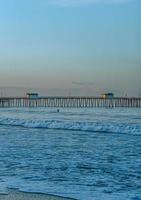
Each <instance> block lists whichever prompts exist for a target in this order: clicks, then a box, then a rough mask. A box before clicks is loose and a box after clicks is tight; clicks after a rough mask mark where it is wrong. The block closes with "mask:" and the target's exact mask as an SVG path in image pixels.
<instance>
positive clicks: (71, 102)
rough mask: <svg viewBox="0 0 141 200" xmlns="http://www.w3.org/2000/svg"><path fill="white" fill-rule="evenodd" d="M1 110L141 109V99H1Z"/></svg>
mask: <svg viewBox="0 0 141 200" xmlns="http://www.w3.org/2000/svg"><path fill="white" fill-rule="evenodd" d="M0 107H1V108H6V107H7V108H12V107H58V108H59V107H61V108H65V107H68V108H81V107H82V108H84V107H86V108H92V107H95V108H116V107H125V108H140V107H141V98H135V97H133V98H131V97H126V98H125V97H114V98H101V97H38V98H26V97H5V98H4V97H1V98H0Z"/></svg>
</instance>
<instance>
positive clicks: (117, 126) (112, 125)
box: [0, 118, 141, 134]
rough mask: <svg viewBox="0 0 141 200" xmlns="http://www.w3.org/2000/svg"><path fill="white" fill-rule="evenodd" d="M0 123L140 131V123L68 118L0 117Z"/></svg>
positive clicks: (109, 131) (124, 131)
mask: <svg viewBox="0 0 141 200" xmlns="http://www.w3.org/2000/svg"><path fill="white" fill-rule="evenodd" d="M0 125H8V126H20V127H25V128H45V129H61V130H75V131H89V132H106V133H131V134H139V133H141V125H139V124H129V123H116V122H109V123H107V122H88V121H70V120H66V121H65V120H37V119H36V120H31V119H12V118H2V119H0Z"/></svg>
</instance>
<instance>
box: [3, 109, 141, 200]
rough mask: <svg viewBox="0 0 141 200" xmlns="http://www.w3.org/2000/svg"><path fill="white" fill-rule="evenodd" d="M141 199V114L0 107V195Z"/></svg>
mask: <svg viewBox="0 0 141 200" xmlns="http://www.w3.org/2000/svg"><path fill="white" fill-rule="evenodd" d="M8 188H18V189H19V190H20V191H26V192H41V193H46V194H55V195H60V196H64V197H72V198H75V199H78V200H102V199H105V200H141V109H139V108H138V109H134V108H132V109H127V108H122V109H121V108H115V109H104V108H103V109H100V108H98V109H97V108H92V109H90V108H89V109H88V108H81V109H68V108H64V109H63V108H60V109H59V112H57V109H56V108H11V109H8V108H1V109H0V193H7V189H8Z"/></svg>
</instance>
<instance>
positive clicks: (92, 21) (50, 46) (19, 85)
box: [0, 0, 141, 96]
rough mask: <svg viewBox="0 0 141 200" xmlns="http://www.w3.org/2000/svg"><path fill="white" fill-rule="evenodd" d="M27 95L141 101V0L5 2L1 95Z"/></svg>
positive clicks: (0, 1)
mask: <svg viewBox="0 0 141 200" xmlns="http://www.w3.org/2000/svg"><path fill="white" fill-rule="evenodd" d="M25 91H28V92H29V91H32V92H33V91H36V92H37V91H38V92H39V93H41V94H44V95H91V96H97V95H101V93H103V92H113V93H114V94H115V96H125V95H128V96H138V95H141V0H0V94H1V96H2V95H12V94H13V95H22V94H23V93H24V92H25ZM23 95H24V94H23Z"/></svg>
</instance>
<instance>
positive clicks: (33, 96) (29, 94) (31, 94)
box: [26, 93, 39, 99]
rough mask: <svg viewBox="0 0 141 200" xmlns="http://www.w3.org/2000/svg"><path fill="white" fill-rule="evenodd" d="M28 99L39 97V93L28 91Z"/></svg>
mask: <svg viewBox="0 0 141 200" xmlns="http://www.w3.org/2000/svg"><path fill="white" fill-rule="evenodd" d="M26 97H27V98H28V99H38V97H39V96H38V93H26Z"/></svg>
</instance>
